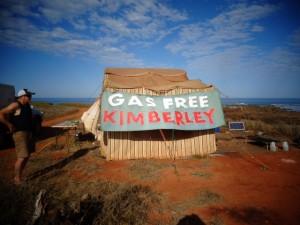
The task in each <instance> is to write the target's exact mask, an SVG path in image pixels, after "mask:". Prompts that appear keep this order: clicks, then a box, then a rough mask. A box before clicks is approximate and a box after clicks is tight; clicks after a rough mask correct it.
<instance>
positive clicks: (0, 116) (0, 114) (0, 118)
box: [0, 102, 19, 132]
mask: <svg viewBox="0 0 300 225" xmlns="http://www.w3.org/2000/svg"><path fill="white" fill-rule="evenodd" d="M18 108H19V105H18V103H16V102H13V103H11V104H9V105H8V106H6V107H5V108H3V109H1V110H0V122H1V123H4V124H5V125H6V126H7V127H8V129H9V131H10V132H13V131H14V126H13V125H12V124H11V123H10V122H9V120H8V119H7V116H8V115H9V114H10V113H13V112H15V111H16V110H17V109H18Z"/></svg>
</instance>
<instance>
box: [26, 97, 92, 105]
mask: <svg viewBox="0 0 300 225" xmlns="http://www.w3.org/2000/svg"><path fill="white" fill-rule="evenodd" d="M95 100H96V98H33V99H32V101H33V102H48V103H51V104H62V103H81V104H92V103H93V102H95Z"/></svg>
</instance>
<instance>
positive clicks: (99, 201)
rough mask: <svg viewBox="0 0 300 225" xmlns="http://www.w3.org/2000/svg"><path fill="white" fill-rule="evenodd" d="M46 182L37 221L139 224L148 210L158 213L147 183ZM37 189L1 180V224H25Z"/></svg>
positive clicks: (157, 203)
mask: <svg viewBox="0 0 300 225" xmlns="http://www.w3.org/2000/svg"><path fill="white" fill-rule="evenodd" d="M50 179H51V178H50ZM47 186H48V188H47V190H48V192H47V200H48V206H47V211H46V214H45V215H44V216H43V217H42V218H40V219H39V221H38V223H37V225H39V224H40V225H42V224H43V225H45V224H62V223H63V224H90V225H115V224H116V225H121V224H124V225H125V224H126V225H143V224H147V223H148V222H147V221H148V220H149V215H150V214H151V213H153V212H154V213H156V214H159V209H160V196H159V195H158V194H157V193H155V192H153V191H152V190H151V189H150V187H148V186H142V185H131V184H117V183H112V182H109V181H102V182H97V184H96V186H97V191H95V189H93V190H92V191H91V190H90V189H89V188H91V187H92V185H91V184H83V185H82V186H83V187H82V186H81V185H80V184H78V183H77V184H75V183H73V184H72V186H73V188H74V190H73V191H72V190H70V189H69V188H70V187H68V190H69V191H66V190H64V189H63V188H61V187H59V188H58V187H57V186H55V185H52V184H48V185H47ZM79 186H81V187H79ZM66 188H67V187H66ZM38 190H39V187H37V186H35V185H30V186H29V185H25V186H23V188H15V187H12V186H9V185H5V184H3V183H1V185H0V197H1V203H0V206H1V207H0V209H1V211H0V221H1V224H4V225H10V224H11V225H18V224H26V223H27V221H29V220H30V218H31V216H32V214H33V208H34V200H35V196H36V194H37V193H38ZM157 224H159V223H157Z"/></svg>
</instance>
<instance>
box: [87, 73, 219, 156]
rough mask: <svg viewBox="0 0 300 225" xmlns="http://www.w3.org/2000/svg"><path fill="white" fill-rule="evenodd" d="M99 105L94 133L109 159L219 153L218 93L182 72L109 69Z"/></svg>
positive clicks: (210, 86) (211, 87)
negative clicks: (96, 129) (96, 127)
mask: <svg viewBox="0 0 300 225" xmlns="http://www.w3.org/2000/svg"><path fill="white" fill-rule="evenodd" d="M100 101H101V104H100V108H101V112H100V118H98V120H97V121H98V122H97V124H98V125H100V126H99V127H100V130H98V132H97V133H95V134H96V135H97V137H98V139H99V140H100V142H101V148H102V150H103V152H104V154H105V155H106V158H107V160H122V159H141V158H160V159H162V158H172V159H175V158H176V159H177V158H187V157H190V156H193V155H197V156H206V155H208V154H210V153H212V152H215V151H216V138H215V132H214V128H216V127H219V126H221V125H223V123H224V116H223V112H222V107H221V104H220V99H219V94H218V92H217V91H216V89H215V88H214V87H213V86H212V85H206V84H204V83H202V82H201V81H200V80H189V79H188V76H187V74H186V72H185V71H183V70H179V69H137V68H130V69H129V68H107V69H106V70H105V75H104V81H103V89H102V92H101V94H100ZM92 107H93V106H92ZM94 107H95V106H94ZM90 114H93V113H90ZM94 114H95V113H94ZM94 126H95V125H94ZM91 130H93V128H91Z"/></svg>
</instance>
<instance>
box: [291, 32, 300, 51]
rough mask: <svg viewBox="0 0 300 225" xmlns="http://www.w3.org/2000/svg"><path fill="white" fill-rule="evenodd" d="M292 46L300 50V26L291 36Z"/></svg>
mask: <svg viewBox="0 0 300 225" xmlns="http://www.w3.org/2000/svg"><path fill="white" fill-rule="evenodd" d="M289 44H290V45H291V46H292V47H296V48H298V49H299V50H300V28H298V29H296V30H295V31H294V33H293V34H292V35H291V37H290V43H289Z"/></svg>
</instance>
